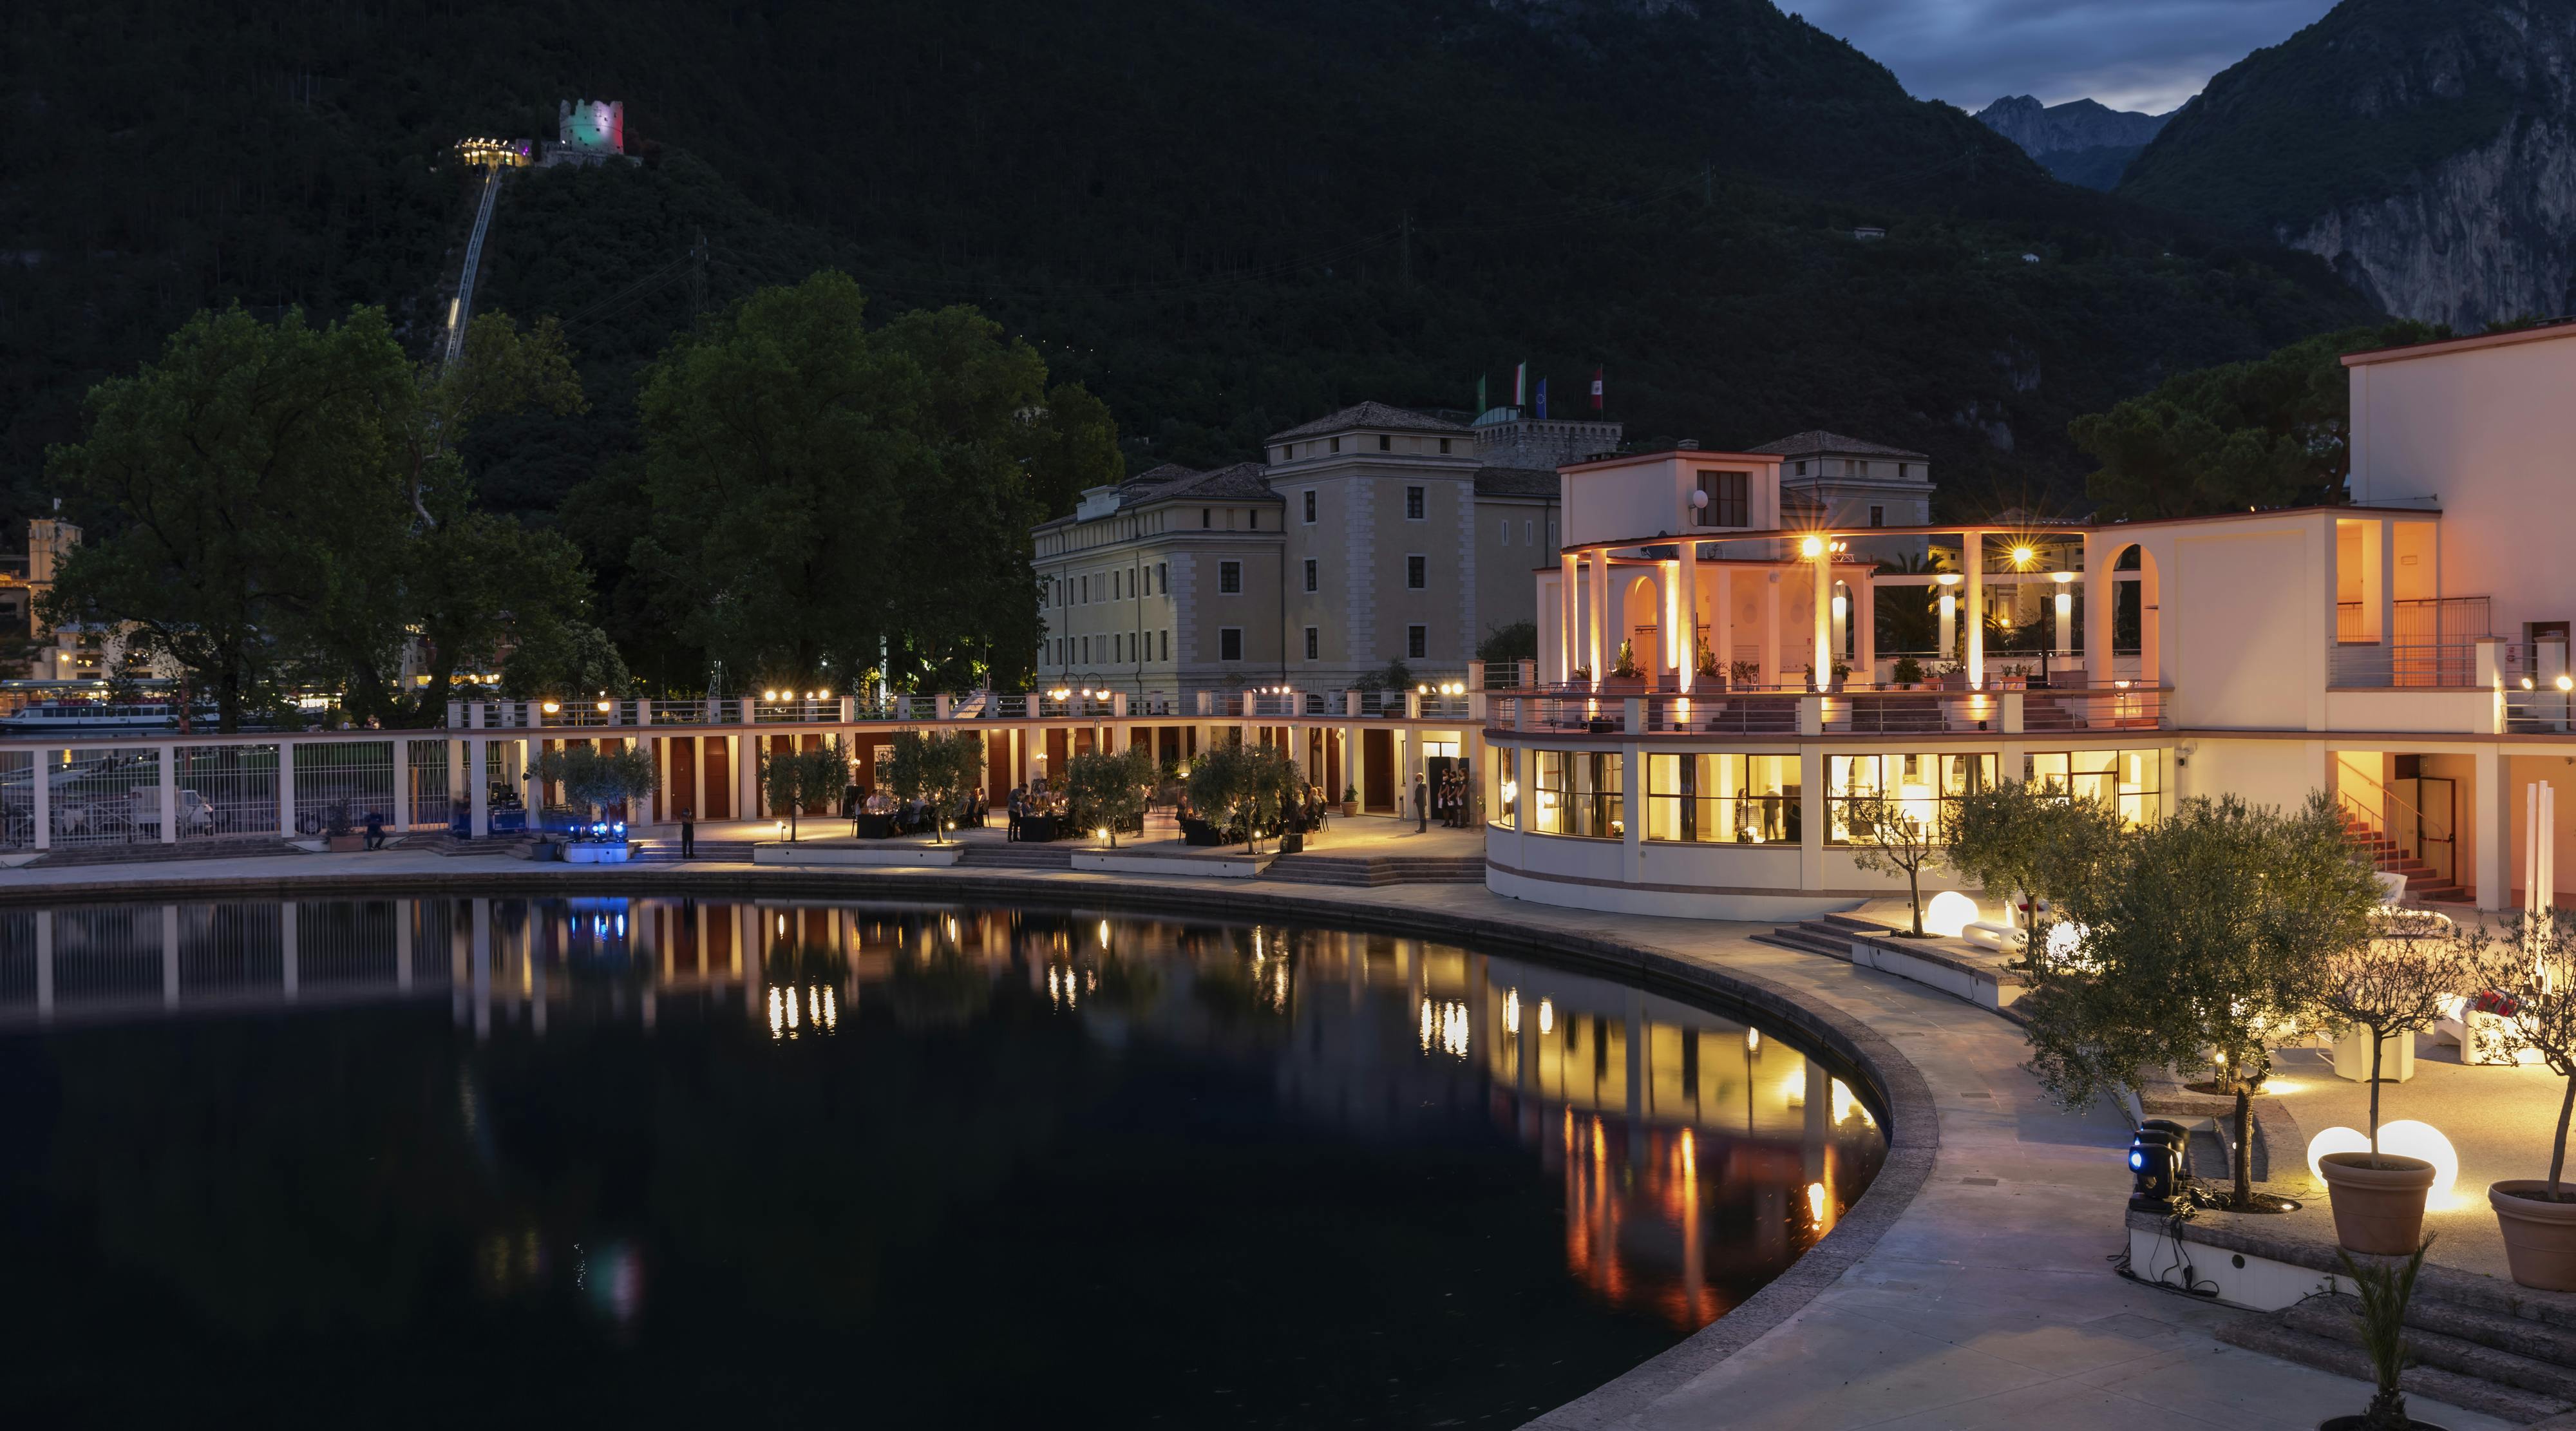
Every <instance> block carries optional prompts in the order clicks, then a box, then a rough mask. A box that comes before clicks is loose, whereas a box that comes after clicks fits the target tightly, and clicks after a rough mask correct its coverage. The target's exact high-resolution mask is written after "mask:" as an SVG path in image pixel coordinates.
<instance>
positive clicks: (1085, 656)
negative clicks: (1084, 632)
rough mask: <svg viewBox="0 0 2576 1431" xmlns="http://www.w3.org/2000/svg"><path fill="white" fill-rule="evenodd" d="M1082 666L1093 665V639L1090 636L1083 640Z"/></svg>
mask: <svg viewBox="0 0 2576 1431" xmlns="http://www.w3.org/2000/svg"><path fill="white" fill-rule="evenodd" d="M1082 664H1084V665H1086V666H1088V665H1090V664H1091V638H1090V637H1088V636H1085V637H1083V638H1082Z"/></svg>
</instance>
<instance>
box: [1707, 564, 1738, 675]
mask: <svg viewBox="0 0 2576 1431" xmlns="http://www.w3.org/2000/svg"><path fill="white" fill-rule="evenodd" d="M1708 644H1710V645H1711V646H1714V647H1716V648H1717V669H1718V672H1719V673H1720V674H1721V675H1726V674H1728V673H1729V672H1731V671H1732V670H1733V668H1734V666H1735V568H1733V567H1731V566H1728V565H1726V564H1724V563H1722V562H1721V563H1719V565H1718V568H1717V611H1716V614H1715V615H1713V616H1711V617H1710V618H1709V623H1708ZM1728 679H1729V680H1730V681H1731V680H1733V677H1732V675H1728Z"/></svg>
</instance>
